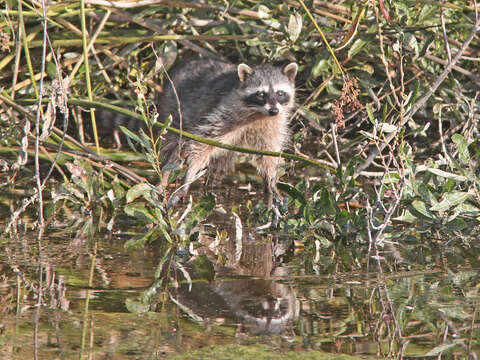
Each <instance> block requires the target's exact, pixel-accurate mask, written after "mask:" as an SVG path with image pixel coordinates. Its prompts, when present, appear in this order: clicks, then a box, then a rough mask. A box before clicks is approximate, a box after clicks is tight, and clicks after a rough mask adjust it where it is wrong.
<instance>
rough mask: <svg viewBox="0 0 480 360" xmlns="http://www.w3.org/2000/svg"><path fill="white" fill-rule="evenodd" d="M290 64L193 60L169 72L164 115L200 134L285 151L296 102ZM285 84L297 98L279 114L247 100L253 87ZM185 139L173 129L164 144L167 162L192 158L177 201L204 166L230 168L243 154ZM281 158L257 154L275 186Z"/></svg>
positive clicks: (161, 102)
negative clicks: (247, 64)
mask: <svg viewBox="0 0 480 360" xmlns="http://www.w3.org/2000/svg"><path fill="white" fill-rule="evenodd" d="M285 69H287V68H284V69H282V68H277V67H273V66H268V65H267V66H259V67H253V68H250V67H248V66H246V65H240V66H239V67H237V66H235V65H233V64H229V63H225V62H220V61H214V60H195V61H190V62H187V63H185V64H184V65H180V66H178V67H176V68H174V69H173V70H171V71H170V73H169V75H170V78H171V79H172V81H173V86H172V84H171V83H170V82H169V81H168V80H167V82H166V84H165V87H164V89H165V90H164V92H163V93H162V94H160V95H159V97H158V103H157V107H158V109H159V115H160V117H159V119H160V120H161V121H163V120H164V119H165V118H167V116H168V115H169V114H172V117H173V122H172V126H174V127H176V128H179V129H183V130H185V131H187V132H190V133H193V134H195V135H199V136H202V137H205V138H209V139H212V140H217V141H220V142H222V143H227V144H231V145H236V146H242V147H249V148H254V149H258V150H270V151H277V152H280V151H282V150H283V149H284V148H285V146H286V145H287V143H288V140H289V137H290V134H289V126H288V125H289V119H290V115H291V111H292V109H293V106H294V84H293V79H294V77H295V74H296V65H295V67H294V70H295V71H294V73H293V76H292V74H291V73H285V72H284V71H286V70H285ZM290 69H292V67H290ZM240 79H242V80H243V81H241V80H240ZM279 84H283V85H282V86H283V88H287V89H291V93H290V94H289V95H290V96H291V98H290V99H289V102H288V104H285V105H284V106H281V110H280V112H279V113H278V115H275V116H271V115H268V114H264V113H262V111H259V109H258V107H255V106H253V105H250V104H247V103H245V101H244V99H245V97H246V95H247V94H248V91H249V90H251V89H254V88H258V87H261V86H269V85H273V86H277V85H279ZM175 90H176V94H175ZM177 95H178V100H179V101H177ZM179 110H180V111H179ZM179 140H180V139H179V137H178V135H176V134H173V133H167V134H166V135H165V141H164V146H163V161H164V165H166V164H171V163H173V162H175V161H178V160H180V159H186V161H187V164H188V169H187V174H186V176H185V180H184V183H185V184H186V185H185V186H184V188H183V190H182V192H181V193H180V194H178V196H177V199H175V200H174V201H178V199H179V198H181V197H182V196H183V195H185V193H186V192H187V191H188V187H189V184H190V183H191V182H192V181H194V180H195V178H196V176H197V174H198V173H199V172H200V171H202V170H203V169H204V168H209V170H210V171H215V170H216V169H215V168H214V167H215V166H221V167H222V169H220V170H225V169H230V168H232V167H233V162H234V157H235V156H236V154H237V153H235V152H233V151H229V150H225V149H221V148H217V147H214V146H211V145H207V144H203V143H199V142H195V141H192V140H189V139H186V138H182V141H181V142H180V141H179ZM281 162H282V159H281V158H279V157H272V156H259V155H254V164H255V166H256V167H257V170H258V172H259V173H260V175H261V176H262V177H263V178H264V179H265V182H266V184H267V189H268V191H269V192H271V191H272V190H273V189H274V186H275V183H276V180H277V167H278V165H279V164H280V163H281Z"/></svg>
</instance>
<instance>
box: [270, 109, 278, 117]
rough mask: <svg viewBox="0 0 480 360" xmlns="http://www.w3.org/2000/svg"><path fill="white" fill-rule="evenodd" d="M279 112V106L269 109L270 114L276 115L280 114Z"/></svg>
mask: <svg viewBox="0 0 480 360" xmlns="http://www.w3.org/2000/svg"><path fill="white" fill-rule="evenodd" d="M278 113H279V111H278V108H277V107H273V108H270V109H268V114H269V115H272V116H275V115H278Z"/></svg>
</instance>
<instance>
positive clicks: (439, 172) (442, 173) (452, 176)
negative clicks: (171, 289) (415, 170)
mask: <svg viewBox="0 0 480 360" xmlns="http://www.w3.org/2000/svg"><path fill="white" fill-rule="evenodd" d="M427 171H428V172H430V173H432V174H434V175H437V176H440V177H443V178H446V179H454V180H458V181H466V180H467V178H466V177H465V176H462V175H458V174H454V173H450V172H447V171H443V170H440V169H435V168H428V169H427Z"/></svg>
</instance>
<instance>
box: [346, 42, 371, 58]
mask: <svg viewBox="0 0 480 360" xmlns="http://www.w3.org/2000/svg"><path fill="white" fill-rule="evenodd" d="M366 44H367V42H366V41H365V40H363V39H362V38H360V39H357V40H355V42H354V43H353V44H352V46H351V47H350V49H349V50H348V57H354V56H355V54H357V53H358V52H360V51H361V50H362V49H363V48H364V47H365V45H366Z"/></svg>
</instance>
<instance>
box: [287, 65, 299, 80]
mask: <svg viewBox="0 0 480 360" xmlns="http://www.w3.org/2000/svg"><path fill="white" fill-rule="evenodd" d="M297 71H298V65H297V63H294V62H292V63H290V64H288V65H287V66H285V67H284V68H283V73H284V74H285V75H286V76H287V77H288V79H289V80H290V81H294V80H295V76H297Z"/></svg>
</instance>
